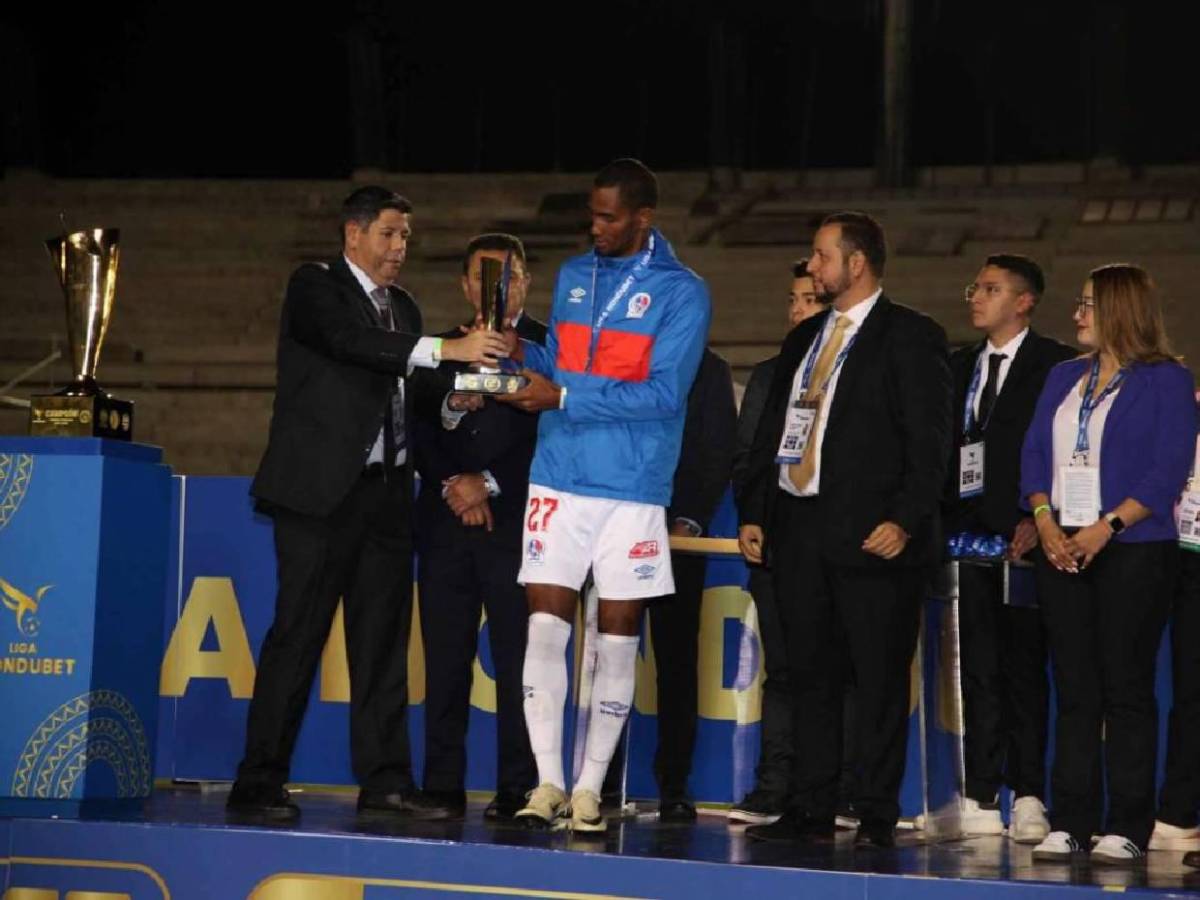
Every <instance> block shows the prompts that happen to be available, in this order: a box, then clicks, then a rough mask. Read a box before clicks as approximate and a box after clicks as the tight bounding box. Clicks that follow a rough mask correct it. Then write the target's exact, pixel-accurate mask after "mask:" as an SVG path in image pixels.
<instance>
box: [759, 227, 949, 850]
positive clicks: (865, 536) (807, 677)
mask: <svg viewBox="0 0 1200 900" xmlns="http://www.w3.org/2000/svg"><path fill="white" fill-rule="evenodd" d="M886 259H887V249H886V244H885V241H884V236H883V229H882V228H881V227H880V226H879V223H877V222H876V221H875V220H874V219H872V218H871V217H870V216H867V215H865V214H863V213H853V212H847V213H835V214H833V215H831V216H829V217H827V218H826V219H825V221H824V222H823V223H822V225H821V228H820V229H819V230H818V231H817V234H816V236H815V238H814V239H813V255H812V259H811V260H810V262H809V267H808V268H809V272H810V273H811V275H812V276H813V282H814V284H815V286H816V288H817V291H818V293H820V294H824V295H827V296H828V297H829V298H830V301H831V304H832V309H831V310H830V311H829V312H827V313H825V314H822V315H819V316H814V317H813V318H811V319H809V320H807V321H805V322H802V323H801V324H800V325H799V327H797V328H795V329H794V330H793V331H792V333H791V334H789V335H788V337H787V340H786V341H785V342H784V345H783V349H782V352H781V353H780V358H779V364H778V367H777V368H776V373H775V380H774V383H773V384H772V387H771V392H770V395H769V396H768V399H767V404H766V407H765V409H764V410H763V416H762V421H761V423H760V424H759V428H758V433H757V435H756V436H755V442H754V449H753V451H752V452H751V459H750V466H749V474H748V481H747V484H748V488H747V492H746V501H745V503H744V508H743V509H742V511H741V518H742V526H741V529H740V532H739V536H738V537H739V542H740V544H741V548H742V552H743V554H744V555H745V556H746V557H747V558H748V559H749V560H750V561H751V562H759V561H761V560H762V559H763V554H764V553H766V554H767V555H768V559H769V563H770V565H771V567H772V572H773V575H774V579H775V594H776V597H777V599H778V602H779V605H780V609H781V614H782V618H783V620H784V623H785V628H786V630H787V636H788V670H789V672H788V677H789V683H790V687H791V692H792V697H793V735H794V738H793V744H794V747H795V752H794V754H793V765H792V778H791V785H790V792H789V798H788V805H787V811H786V812H785V813H784V815H783V816H782V817H781V818H780V819H779V820H778V821H777V822H775V823H773V824H770V825H755V826H752V827H751V828H749V829H748V830H747V835H749V836H750V837H752V838H755V839H759V840H771V841H794V840H803V839H810V838H814V837H815V838H820V839H828V838H829V837H830V836H832V834H833V831H834V821H835V813H836V809H837V804H838V786H839V782H840V780H841V775H842V710H843V701H844V685H845V683H846V678H847V673H846V671H845V667H847V666H848V667H849V669H850V671H852V672H853V677H854V682H855V685H856V692H855V716H854V718H855V736H856V741H855V756H856V758H857V762H858V770H859V771H858V779H857V784H856V792H857V796H855V797H854V800H853V802H854V807H855V811H856V813H857V814H858V816H859V817H860V825H859V829H858V834H857V836H856V838H855V841H856V844H857V845H865V846H874V847H890V846H892V845H893V844H894V841H895V838H894V834H893V829H894V827H895V824H896V819H897V818H898V816H899V811H900V808H899V802H898V795H899V789H900V782H901V779H902V777H903V775H904V763H905V750H906V745H907V741H908V711H909V672H910V666H911V663H912V656H913V651H914V649H915V647H916V640H917V627H918V622H919V619H920V604H921V600H922V596H923V593H924V589H925V587H926V584H927V582H928V575H929V570H930V568H931V567H932V566H934V565H935V564H936V563H937V562H938V561H939V560H940V557H941V536H940V535H941V529H940V527H939V526H940V521H939V518H940V517H939V510H938V506H939V501H940V499H941V495H942V489H943V483H944V479H945V474H946V457H947V455H948V454H947V449H948V447H949V443H950V393H951V389H950V372H949V369H948V367H947V365H946V336H945V333H944V332H943V331H942V329H941V328H940V327H939V326H938V325H937V324H936V323H935V322H933V321H932V320H931V319H929V318H928V317H926V316H924V315H921V314H920V313H918V312H915V311H914V310H911V309H909V308H907V307H904V306H900V305H898V304H895V303H892V302H891V301H890V300H889V299H888V298H887V297H885V296H884V295H883V291H882V287H881V284H880V279H881V278H882V276H883V270H884V264H885V262H886Z"/></svg>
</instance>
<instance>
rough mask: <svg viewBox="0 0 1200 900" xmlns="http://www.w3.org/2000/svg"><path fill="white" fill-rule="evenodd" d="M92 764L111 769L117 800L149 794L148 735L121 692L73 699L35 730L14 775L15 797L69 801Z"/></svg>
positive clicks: (102, 693) (93, 693) (150, 777)
mask: <svg viewBox="0 0 1200 900" xmlns="http://www.w3.org/2000/svg"><path fill="white" fill-rule="evenodd" d="M93 762H103V763H105V764H106V765H108V767H109V768H110V769H111V770H112V772H113V775H114V777H115V778H116V781H117V796H118V797H141V796H145V795H147V794H149V793H150V788H151V781H152V774H151V771H150V750H149V746H148V744H147V742H146V731H145V729H144V728H143V727H142V720H141V718H140V717H139V716H138V714H137V710H135V709H134V708H133V704H132V703H130V702H129V700H127V699H126V698H125V697H123V696H122V695H121V694H118V693H117V692H116V691H105V690H101V691H92V692H91V693H89V694H81V695H80V696H78V697H75V698H74V699H72V700H68V701H67V702H66V703H64V704H63V705H62V706H60V707H59V708H58V709H56V710H55V711H54V712H52V713H51V714H50V715H49V716H47V717H46V718H45V719H44V720H43V721H42V723H41V724H40V725H38V727H37V728H36V729H34V732H33V734H32V735H30V737H29V740H28V741H27V742H26V743H25V749H24V750H23V751H22V752H21V757H20V761H19V762H18V764H17V768H16V771H15V773H14V774H13V783H12V795H13V796H14V797H58V798H68V797H70V796H71V794H72V792H73V791H74V789H75V786H76V784H77V783H78V780H79V778H80V776H82V775H83V773H84V771H85V770H86V769H87V767H88V765H90V764H91V763H93Z"/></svg>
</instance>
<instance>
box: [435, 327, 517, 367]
mask: <svg viewBox="0 0 1200 900" xmlns="http://www.w3.org/2000/svg"><path fill="white" fill-rule="evenodd" d="M507 356H508V341H507V340H506V339H505V337H504V335H503V334H501V333H500V332H498V331H487V330H486V329H482V328H480V329H476V330H474V331H469V332H467V333H466V334H464V335H463V336H462V337H460V338H447V339H446V340H444V341H442V359H447V360H453V361H455V362H468V363H471V362H477V363H483V365H485V366H494V365H496V364H497V363H498V362H499V361H500V360H501V359H504V358H506V357H507Z"/></svg>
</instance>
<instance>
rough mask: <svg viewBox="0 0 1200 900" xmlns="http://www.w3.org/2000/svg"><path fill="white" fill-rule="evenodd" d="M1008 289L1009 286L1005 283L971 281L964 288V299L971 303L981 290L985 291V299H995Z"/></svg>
mask: <svg viewBox="0 0 1200 900" xmlns="http://www.w3.org/2000/svg"><path fill="white" fill-rule="evenodd" d="M1007 290H1009V288H1008V287H1007V286H1006V285H1003V284H976V283H975V282H971V283H970V284H968V285H967V286H966V287H965V288H963V300H964V301H966V302H967V303H970V302H971V301H972V300H974V299H975V295H976V294H978V293H979V292H981V291H982V292H983V296H984V299H986V300H995V299H996V298H997V297H999V296H1000V295H1001V294H1003V293H1004V292H1005V291H1007Z"/></svg>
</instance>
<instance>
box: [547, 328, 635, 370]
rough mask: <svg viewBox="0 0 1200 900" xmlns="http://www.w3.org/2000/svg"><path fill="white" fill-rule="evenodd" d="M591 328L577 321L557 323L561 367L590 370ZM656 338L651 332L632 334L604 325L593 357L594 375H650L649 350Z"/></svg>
mask: <svg viewBox="0 0 1200 900" xmlns="http://www.w3.org/2000/svg"><path fill="white" fill-rule="evenodd" d="M591 339H592V330H591V329H590V328H588V327H587V326H586V325H579V324H577V323H574V322H560V323H559V325H558V367H559V369H561V370H562V371H564V372H584V371H586V370H587V358H588V346H589V344H590V343H591ZM653 349H654V338H653V337H652V336H651V335H648V334H633V333H631V332H628V331H617V330H616V329H612V328H604V329H601V331H600V338H599V340H597V341H596V357H595V359H593V360H592V369H591V372H592V374H593V375H603V376H604V377H605V378H616V379H617V380H619V381H645V380H646V379H647V378H649V377H650V354H651V351H653Z"/></svg>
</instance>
